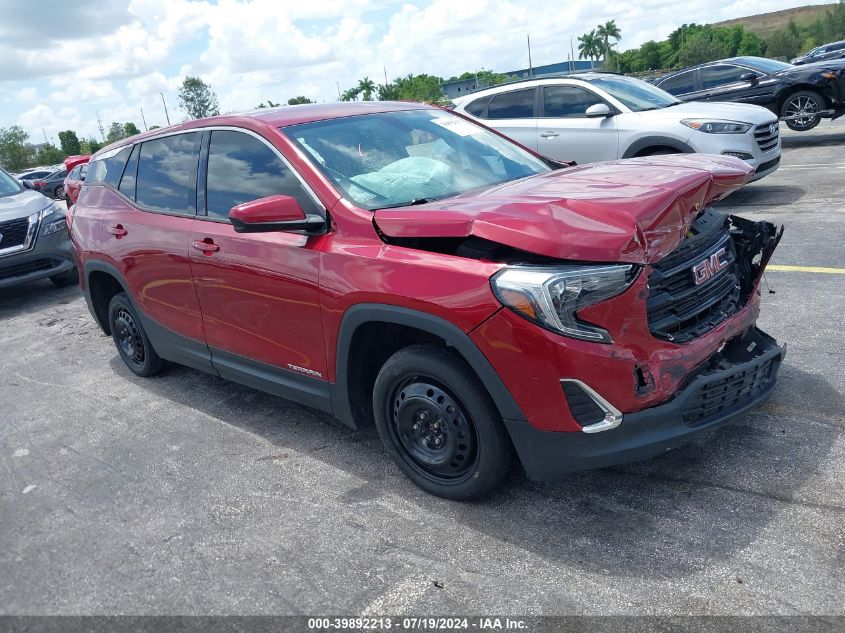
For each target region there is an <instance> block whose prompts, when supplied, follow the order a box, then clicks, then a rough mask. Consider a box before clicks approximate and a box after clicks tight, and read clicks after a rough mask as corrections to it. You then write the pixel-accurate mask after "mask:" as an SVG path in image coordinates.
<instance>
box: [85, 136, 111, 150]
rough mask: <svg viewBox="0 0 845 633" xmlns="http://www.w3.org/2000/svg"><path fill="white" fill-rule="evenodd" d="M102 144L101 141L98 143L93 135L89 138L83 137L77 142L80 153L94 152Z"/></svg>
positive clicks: (102, 145) (100, 147)
mask: <svg viewBox="0 0 845 633" xmlns="http://www.w3.org/2000/svg"><path fill="white" fill-rule="evenodd" d="M104 146H105V145H104V144H103V143H100V141H98V140H97V139H95V138H94V137H93V136H92V137H91V138H84V139H82V140H81V141H80V143H79V149H80V153H82V154H94V153H95V152H97V151H99V150H100V149H102V148H103V147H104Z"/></svg>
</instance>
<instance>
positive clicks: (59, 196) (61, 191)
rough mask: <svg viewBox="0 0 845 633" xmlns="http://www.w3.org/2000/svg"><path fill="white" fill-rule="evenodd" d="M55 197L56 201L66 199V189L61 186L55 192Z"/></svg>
mask: <svg viewBox="0 0 845 633" xmlns="http://www.w3.org/2000/svg"><path fill="white" fill-rule="evenodd" d="M53 197H54V198H55V199H56V200H61V199H62V198H64V197H65V188H64V187H63V186H62V185H59V186H58V187H56V189H55V190H54V191H53Z"/></svg>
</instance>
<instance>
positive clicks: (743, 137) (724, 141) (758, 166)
mask: <svg viewBox="0 0 845 633" xmlns="http://www.w3.org/2000/svg"><path fill="white" fill-rule="evenodd" d="M773 122H775V121H774V120H772V121H771V122H769V124H760V125H755V126H754V127H752V129H751V130H750V131H748V132H746V133H745V134H705V133H703V132H696V133H695V134H694V135H693V137H692V138H690V141H689V142H690V145H691V146H692V147H693V148H695V151H696V152H699V153H702V154H721V155H723V156H734V157H736V158H739V159H740V160H743V161H745V162H746V163H748V164H749V165H751V166H752V167H754V168H755V170H756V171H755V173H754V176H753V177H752V178H751V181H752V182H753V181H755V180H759V179H760V178H763V177H764V176H767V175H769V174H771V173H772V172H774V171H775V170H777V168H778V167H779V166H780V156H781V151H782V150H781V141H780V130H779V129H778V130H776V131H775V132H774V133H766V128H767V127H768V125H770V124H771V123H773ZM757 135H759V139H758V136H757Z"/></svg>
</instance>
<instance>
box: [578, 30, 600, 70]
mask: <svg viewBox="0 0 845 633" xmlns="http://www.w3.org/2000/svg"><path fill="white" fill-rule="evenodd" d="M601 46H602V41H601V39H600V38H599V37H598V36H597V35H596V32H595V30H593V31H590V32H589V33H584V35H580V36H578V56H579V57H581V58H584V57H586V58H588V59H589V60H590V68H592V67H593V59H598V58H599V55H601Z"/></svg>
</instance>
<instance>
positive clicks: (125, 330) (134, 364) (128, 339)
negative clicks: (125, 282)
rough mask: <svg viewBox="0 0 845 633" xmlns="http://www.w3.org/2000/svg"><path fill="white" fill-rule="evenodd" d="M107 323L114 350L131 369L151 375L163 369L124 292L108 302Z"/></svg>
mask: <svg viewBox="0 0 845 633" xmlns="http://www.w3.org/2000/svg"><path fill="white" fill-rule="evenodd" d="M109 325H110V326H111V335H112V339H113V340H114V344H115V345H116V346H117V351H118V353H119V354H120V357H121V358H122V359H123V362H124V363H126V366H127V367H129V369H131V370H132V372H133V373H135V374H137V375H138V376H144V377H146V376H154V375H155V374H157V373H159V372H160V371H161V370H162V369H164V366H165V361H164V360H162V359H161V358H159V355H158V354H156V351H155V350H154V349H153V346H152V344H151V343H150V339H149V338H147V333H146V332H144V327H143V326H142V325H141V320H140V319H139V318H138V315H137V313H136V312H135V309H134V308H133V307H132V304H131V303H130V301H129V297H127V296H126V293H125V292H119V293H118V294H116V295H115V296H114V297H112V300H111V302H110V303H109Z"/></svg>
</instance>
